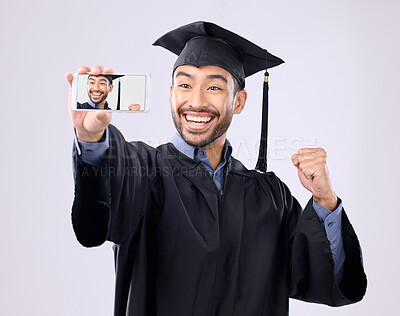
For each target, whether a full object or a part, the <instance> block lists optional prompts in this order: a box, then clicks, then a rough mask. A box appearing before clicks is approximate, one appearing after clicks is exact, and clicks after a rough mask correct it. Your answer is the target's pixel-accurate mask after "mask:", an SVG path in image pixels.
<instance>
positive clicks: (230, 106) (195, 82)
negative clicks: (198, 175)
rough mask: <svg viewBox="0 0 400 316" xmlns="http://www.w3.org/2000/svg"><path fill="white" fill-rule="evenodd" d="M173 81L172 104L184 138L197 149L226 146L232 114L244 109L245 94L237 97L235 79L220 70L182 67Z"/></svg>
mask: <svg viewBox="0 0 400 316" xmlns="http://www.w3.org/2000/svg"><path fill="white" fill-rule="evenodd" d="M173 80H174V81H173V84H172V85H171V88H170V98H169V104H170V107H171V113H172V118H173V120H174V124H175V127H176V129H177V130H178V133H179V134H180V135H181V137H182V138H183V139H184V140H185V141H186V142H187V143H188V144H190V145H192V146H197V147H205V146H207V145H210V144H212V143H214V142H216V141H218V140H219V141H221V142H222V143H224V142H225V138H226V132H227V130H228V127H229V125H230V124H231V121H232V116H233V114H235V113H240V112H241V111H242V109H243V107H244V102H245V101H246V98H245V97H246V95H245V96H244V97H243V96H242V94H243V93H244V94H246V92H245V91H244V90H241V91H239V92H238V93H237V95H236V96H235V93H234V79H233V77H232V75H231V74H230V73H229V72H228V71H226V70H225V69H223V68H221V67H218V66H201V67H199V68H196V67H193V66H189V65H183V66H179V67H178V68H177V69H176V70H175V72H174V79H173Z"/></svg>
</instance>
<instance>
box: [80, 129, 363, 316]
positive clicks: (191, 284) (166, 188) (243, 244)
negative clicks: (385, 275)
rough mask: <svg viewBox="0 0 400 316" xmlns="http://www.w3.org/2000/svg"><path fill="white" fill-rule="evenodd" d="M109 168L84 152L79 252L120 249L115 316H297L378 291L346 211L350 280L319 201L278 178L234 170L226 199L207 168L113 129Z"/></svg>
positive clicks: (240, 168)
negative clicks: (307, 306) (295, 193)
mask: <svg viewBox="0 0 400 316" xmlns="http://www.w3.org/2000/svg"><path fill="white" fill-rule="evenodd" d="M109 132H110V148H109V149H108V151H107V152H106V154H105V157H104V159H103V161H102V165H101V166H99V167H91V166H87V165H84V164H81V163H79V162H78V160H77V155H76V149H75V152H74V170H75V173H74V175H75V200H74V203H73V207H72V222H73V227H74V230H75V234H76V236H77V239H78V240H79V242H80V243H81V244H82V245H84V246H86V247H92V246H98V245H101V244H103V243H104V242H105V241H106V240H109V241H112V242H114V253H115V269H116V288H115V315H117V316H122V315H135V316H144V315H171V316H172V315H177V316H187V315H198V316H207V315H210V316H211V315H213V316H214V315H221V316H222V315H223V316H250V315H268V316H284V315H288V298H289V297H294V298H298V299H301V300H304V301H309V302H316V303H323V304H328V305H331V306H341V305H345V304H350V303H354V302H357V301H359V300H361V299H362V297H363V296H364V294H365V291H366V283H367V281H366V276H365V274H364V270H363V266H362V259H361V253H360V246H359V242H358V239H357V236H356V234H355V232H354V230H353V228H352V226H351V224H350V222H349V220H348V218H347V216H346V213H345V212H344V210H343V218H342V228H343V241H344V249H345V254H346V260H345V263H344V275H343V280H342V282H341V284H340V286H338V285H337V284H336V282H335V280H334V264H333V258H332V254H331V250H330V246H329V241H328V240H327V238H326V234H325V232H324V230H323V229H322V227H321V225H320V223H319V221H318V218H317V215H316V213H315V211H314V209H313V207H312V201H310V202H309V203H308V204H307V206H306V208H305V210H304V212H303V213H301V212H302V209H301V207H300V205H299V203H298V202H297V200H296V199H295V198H294V197H292V195H291V194H290V192H289V190H288V188H287V187H286V186H285V184H284V183H283V182H281V181H280V180H279V179H278V178H277V177H276V176H275V174H274V173H272V172H268V173H259V172H257V171H254V170H247V169H246V168H245V167H244V166H243V165H242V164H241V163H240V162H239V161H238V160H236V159H234V158H232V159H231V162H230V164H229V167H228V170H227V172H226V180H225V187H224V190H223V195H222V194H220V191H219V190H218V189H217V187H216V185H215V184H214V182H213V180H212V178H211V176H210V175H209V173H208V172H207V171H206V170H205V168H204V166H203V165H202V163H201V162H199V161H195V160H192V159H190V158H188V157H187V156H185V155H183V154H182V153H180V152H179V151H178V150H177V149H176V148H175V147H174V146H173V145H172V144H171V143H168V144H164V145H161V146H159V147H158V148H153V147H150V146H148V145H146V144H144V143H142V142H132V143H127V142H125V140H124V138H123V136H122V135H121V134H120V132H119V131H118V130H117V129H116V128H115V127H113V126H111V125H110V127H109Z"/></svg>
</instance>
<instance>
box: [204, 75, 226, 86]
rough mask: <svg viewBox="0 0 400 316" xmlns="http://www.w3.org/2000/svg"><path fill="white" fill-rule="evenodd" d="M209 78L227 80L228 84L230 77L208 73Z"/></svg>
mask: <svg viewBox="0 0 400 316" xmlns="http://www.w3.org/2000/svg"><path fill="white" fill-rule="evenodd" d="M207 79H221V80H222V81H223V82H225V83H226V84H228V79H226V78H225V77H224V76H222V75H208V76H207Z"/></svg>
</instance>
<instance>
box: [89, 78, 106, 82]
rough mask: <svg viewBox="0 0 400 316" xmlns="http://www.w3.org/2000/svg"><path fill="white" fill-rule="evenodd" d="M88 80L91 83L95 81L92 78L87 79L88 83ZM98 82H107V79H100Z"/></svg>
mask: <svg viewBox="0 0 400 316" xmlns="http://www.w3.org/2000/svg"><path fill="white" fill-rule="evenodd" d="M90 80H93V81H95V79H94V78H92V77H89V79H88V81H90ZM99 81H105V82H107V79H100V80H99Z"/></svg>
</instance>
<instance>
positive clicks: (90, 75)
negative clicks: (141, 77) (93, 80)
mask: <svg viewBox="0 0 400 316" xmlns="http://www.w3.org/2000/svg"><path fill="white" fill-rule="evenodd" d="M123 76H124V75H113V74H100V75H92V74H89V77H88V79H89V78H90V77H106V78H107V79H108V81H109V82H110V84H113V80H115V79H117V78H120V77H123Z"/></svg>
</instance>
